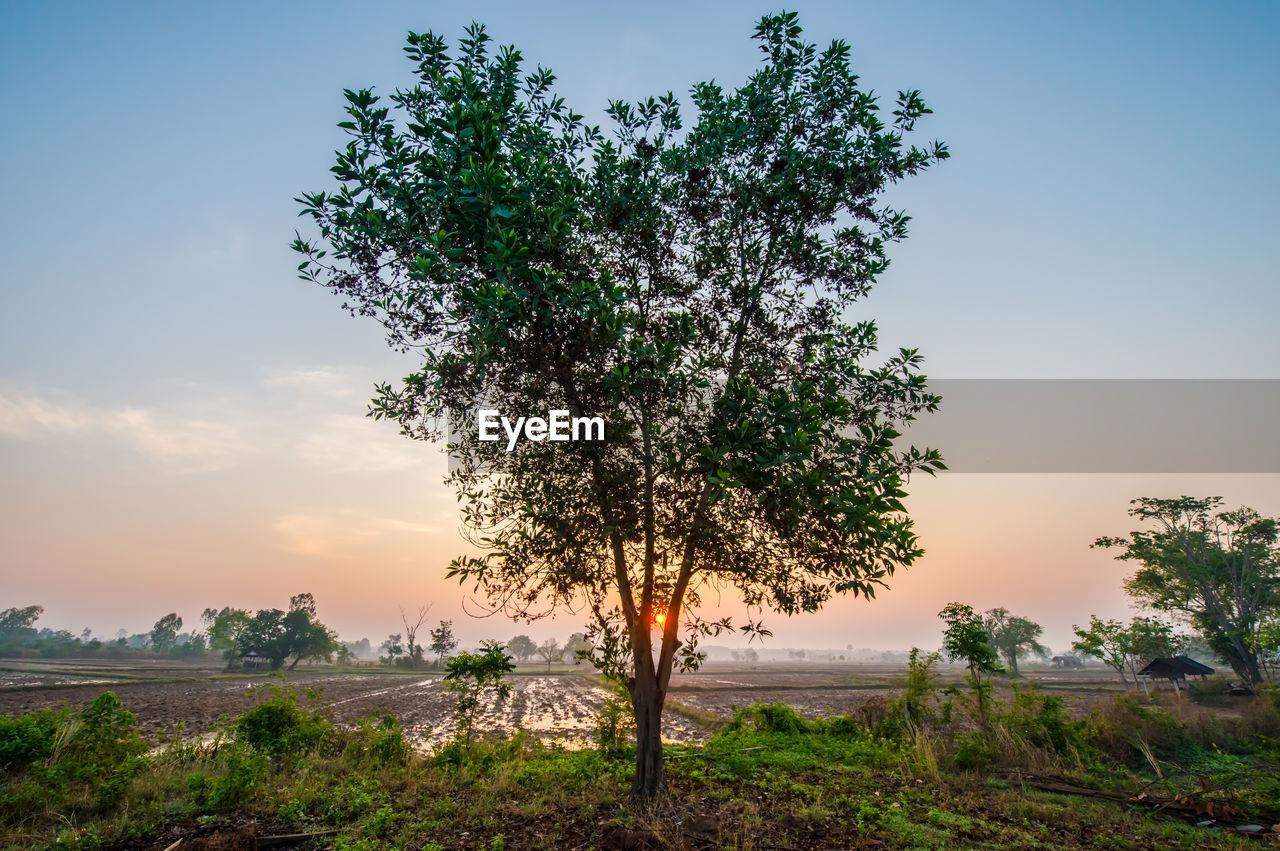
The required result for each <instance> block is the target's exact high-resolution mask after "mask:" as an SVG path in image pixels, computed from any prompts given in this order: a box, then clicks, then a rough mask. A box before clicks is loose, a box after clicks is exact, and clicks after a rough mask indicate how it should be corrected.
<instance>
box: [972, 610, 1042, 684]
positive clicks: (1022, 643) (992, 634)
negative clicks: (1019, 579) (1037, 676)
mask: <svg viewBox="0 0 1280 851" xmlns="http://www.w3.org/2000/svg"><path fill="white" fill-rule="evenodd" d="M983 626H984V627H985V628H986V630H987V636H988V638H989V639H990V643H991V646H992V647H994V648H995V649H996V650H998V651H999V652H1000V655H1001V656H1003V657H1004V660H1005V663H1006V664H1007V665H1008V666H1009V672H1010V675H1011V676H1014V677H1017V676H1020V675H1019V674H1018V659H1019V658H1020V657H1024V656H1043V655H1045V653H1046V652H1047V651H1046V650H1045V647H1044V645H1042V644H1041V643H1040V642H1039V640H1038V639H1039V638H1040V634H1041V633H1042V632H1043V631H1044V630H1043V628H1042V627H1041V626H1040V624H1038V623H1035V622H1033V621H1030V620H1027V619H1026V618H1024V617H1020V616H1018V615H1014V614H1010V612H1009V610H1008V609H1005V608H1003V607H999V608H995V609H990V610H989V611H987V613H986V617H985V618H984V619H983Z"/></svg>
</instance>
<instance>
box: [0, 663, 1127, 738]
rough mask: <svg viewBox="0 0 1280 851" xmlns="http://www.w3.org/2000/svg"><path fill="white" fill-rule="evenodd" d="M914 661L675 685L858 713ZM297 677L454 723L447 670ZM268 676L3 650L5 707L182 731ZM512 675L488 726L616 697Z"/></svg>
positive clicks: (354, 716)
mask: <svg viewBox="0 0 1280 851" xmlns="http://www.w3.org/2000/svg"><path fill="white" fill-rule="evenodd" d="M904 673H905V671H904V670H903V667H902V666H901V665H896V664H857V663H845V664H832V663H803V662H786V663H783V662H774V663H758V664H745V663H715V662H711V663H708V664H706V665H705V666H704V668H703V669H702V670H701V671H698V672H696V673H692V674H677V675H675V676H674V677H673V678H672V683H671V690H670V692H669V695H670V698H671V699H672V700H674V701H676V702H678V703H679V704H684V705H686V706H690V707H694V708H696V709H699V710H705V711H707V712H711V713H715V714H717V715H720V716H722V717H726V718H727V717H729V716H730V715H731V714H732V711H733V709H734V708H735V707H744V706H748V705H750V704H752V703H758V702H775V701H781V702H783V703H787V704H789V705H791V706H793V707H795V708H796V709H798V710H800V711H801V712H802V713H804V714H806V715H808V716H811V717H812V716H817V715H830V714H846V713H854V714H856V712H857V709H858V707H859V706H861V705H862V704H863V703H865V702H866V701H868V700H872V699H876V698H881V699H891V698H892V697H893V695H894V694H895V693H896V691H897V690H898V689H899V688H900V687H901V682H902V678H903V676H904ZM961 673H962V672H960V671H959V670H956V669H944V671H943V678H944V681H953V682H957V683H958V682H960V680H961ZM1024 674H1025V677H1026V680H1027V681H1028V682H1034V683H1036V685H1037V686H1038V687H1039V688H1041V689H1042V690H1044V691H1047V692H1050V693H1053V694H1059V695H1061V696H1062V697H1063V698H1064V699H1065V701H1066V704H1067V707H1068V710H1069V711H1070V712H1071V713H1072V714H1073V715H1077V716H1079V715H1083V714H1085V713H1087V712H1088V710H1089V708H1090V706H1092V705H1093V704H1094V703H1096V702H1098V701H1099V700H1101V699H1104V698H1106V697H1108V696H1109V695H1110V694H1112V693H1114V692H1116V691H1118V690H1120V688H1121V685H1120V682H1119V680H1118V678H1117V677H1116V676H1115V674H1114V673H1113V672H1112V671H1110V670H1109V669H1098V668H1094V669H1088V670H1083V671H1057V670H1053V669H1044V668H1040V669H1037V668H1034V667H1031V668H1028V669H1027V670H1026V671H1024ZM287 679H288V681H289V682H294V683H297V684H299V685H301V686H305V687H308V688H311V689H317V690H319V692H320V701H321V702H322V703H323V704H325V705H327V707H328V710H329V712H330V713H331V715H332V717H333V720H334V721H336V722H338V723H354V722H356V721H357V720H358V719H361V718H364V717H368V716H369V715H371V714H379V715H381V714H387V713H390V714H392V715H395V716H396V717H397V718H399V720H400V723H401V724H402V725H403V726H404V727H405V729H406V730H407V731H408V732H409V733H410V735H411V736H412V737H413V738H414V739H415V740H416V741H417V742H419V743H420V744H422V745H426V746H434V745H436V744H439V743H440V742H442V741H444V740H446V739H448V738H449V737H450V736H451V735H452V730H453V728H452V722H451V721H450V707H451V705H452V704H451V701H452V698H451V697H450V696H449V695H448V694H447V693H446V692H444V690H443V689H442V688H441V677H440V674H439V673H433V672H418V673H413V672H391V671H388V670H386V669H382V668H376V667H369V668H355V669H347V670H341V671H336V670H332V669H326V668H324V667H316V668H305V669H304V668H300V669H298V670H296V671H293V672H291V673H288V674H287ZM270 681H276V682H278V680H273V679H272V678H271V677H268V676H267V675H265V674H258V673H252V674H249V673H239V674H227V673H223V672H221V671H220V670H218V669H216V668H211V667H201V666H198V665H173V664H169V665H165V664H160V663H155V664H145V663H144V664H132V665H130V664H119V663H110V662H71V661H68V662H46V661H3V660H0V714H5V715H13V714H17V713H20V712H24V711H28V710H31V709H36V708H41V707H48V706H59V705H70V706H79V705H82V704H84V703H86V702H88V701H90V700H92V699H93V698H95V697H97V696H98V695H99V694H101V693H102V692H103V691H104V690H106V689H111V690H113V691H115V692H116V694H118V695H119V697H120V699H121V701H122V702H123V703H124V705H125V706H127V707H128V708H129V709H130V710H132V711H133V712H134V713H135V714H136V715H137V716H138V721H139V723H140V725H141V727H142V730H143V731H144V733H146V734H148V735H156V734H159V733H161V732H162V731H172V730H173V729H174V728H175V727H176V726H177V724H178V723H180V722H181V723H182V724H183V725H184V729H185V732H186V733H187V734H200V733H204V732H207V731H208V730H209V729H210V727H211V725H212V724H214V723H215V722H216V721H217V720H218V719H219V718H220V717H222V716H223V715H235V714H237V713H239V712H242V711H243V710H244V709H246V708H247V707H248V706H250V705H252V703H253V700H254V698H253V696H252V695H251V694H250V693H249V692H250V690H251V689H252V688H253V687H255V686H260V685H261V684H262V683H264V682H270ZM511 681H512V685H513V686H514V691H513V694H512V696H511V698H510V699H509V700H508V701H507V702H506V703H505V704H504V705H503V706H501V707H497V706H492V705H491V706H489V707H487V709H486V712H485V713H484V721H483V722H482V724H481V729H482V730H484V731H492V732H502V733H505V732H510V731H511V730H513V729H516V728H522V729H525V730H528V731H530V732H533V733H535V734H537V735H538V736H540V737H543V738H544V739H546V740H548V741H553V740H554V741H560V742H562V743H564V744H567V745H570V746H573V745H577V744H581V743H583V742H584V741H586V740H587V739H588V738H589V737H590V735H591V731H592V729H593V728H594V725H595V717H596V713H597V711H598V710H599V708H600V706H601V704H602V703H603V702H604V700H605V699H606V698H607V697H608V693H607V692H606V691H605V690H604V689H603V688H601V687H600V686H599V684H598V683H597V681H596V678H595V677H594V676H593V675H591V674H590V673H589V672H584V671H580V670H577V669H569V670H563V669H560V670H557V671H553V672H548V671H547V670H546V669H545V668H543V667H541V666H528V667H525V666H521V668H520V669H519V670H518V671H517V673H516V674H515V675H513V677H512V680H511ZM997 683H998V687H999V688H1000V689H1002V690H1007V686H1006V685H1003V683H1001V681H999V680H997ZM663 724H664V738H666V739H668V740H669V741H673V742H681V741H699V740H702V739H705V738H706V736H707V735H708V734H709V733H710V732H711V730H710V727H709V726H708V725H707V724H705V723H699V722H698V721H695V720H690V719H689V718H687V717H685V716H683V715H681V714H680V713H679V711H678V710H677V711H668V712H667V713H665V717H664V719H663Z"/></svg>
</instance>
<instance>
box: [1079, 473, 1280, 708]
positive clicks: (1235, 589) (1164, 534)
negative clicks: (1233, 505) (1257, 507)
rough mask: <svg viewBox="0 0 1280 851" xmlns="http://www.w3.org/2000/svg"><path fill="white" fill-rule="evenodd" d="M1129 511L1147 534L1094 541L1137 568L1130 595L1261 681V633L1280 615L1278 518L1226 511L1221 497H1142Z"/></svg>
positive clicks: (1242, 672)
mask: <svg viewBox="0 0 1280 851" xmlns="http://www.w3.org/2000/svg"><path fill="white" fill-rule="evenodd" d="M1131 505H1132V506H1133V507H1132V508H1130V509H1129V515H1130V516H1131V517H1134V518H1137V519H1138V520H1141V521H1143V522H1144V523H1146V524H1148V525H1149V527H1150V528H1145V529H1139V530H1135V531H1132V532H1130V533H1129V535H1128V536H1127V537H1102V538H1098V539H1097V540H1096V541H1095V542H1094V546H1095V547H1108V548H1114V549H1118V550H1120V554H1119V555H1118V556H1116V558H1118V559H1120V560H1122V561H1134V562H1137V563H1138V564H1139V565H1140V566H1139V568H1138V570H1137V571H1136V572H1135V573H1134V574H1133V575H1132V576H1130V577H1129V578H1128V579H1127V580H1126V581H1125V588H1126V590H1128V592H1129V593H1130V594H1131V595H1132V596H1133V597H1134V598H1135V599H1137V600H1139V601H1140V602H1142V603H1145V604H1146V605H1148V606H1150V607H1151V608H1152V609H1155V610H1156V611H1158V612H1169V613H1173V614H1177V615H1180V616H1182V617H1184V618H1186V619H1187V620H1188V621H1189V622H1190V623H1191V624H1192V626H1194V627H1195V628H1196V629H1197V630H1198V631H1199V632H1200V633H1201V634H1202V635H1203V636H1204V637H1205V639H1206V640H1207V641H1208V642H1209V646H1210V647H1211V648H1212V649H1213V650H1214V652H1215V653H1217V654H1219V655H1221V656H1222V658H1224V659H1225V660H1226V661H1227V662H1228V663H1230V665H1231V667H1232V668H1233V669H1234V670H1235V672H1236V673H1237V674H1239V675H1240V676H1241V677H1243V678H1244V679H1245V681H1246V682H1249V683H1260V682H1262V671H1261V668H1260V667H1259V664H1258V648H1259V646H1260V640H1259V638H1260V636H1259V629H1260V628H1261V626H1262V625H1263V623H1264V622H1265V619H1266V617H1267V614H1268V613H1269V612H1274V611H1276V610H1277V609H1280V547H1277V521H1276V519H1274V518H1267V517H1262V516H1261V515H1259V514H1258V512H1256V511H1254V510H1253V509H1251V508H1248V507H1241V508H1237V509H1235V510H1231V511H1227V510H1222V508H1221V506H1222V498H1221V497H1216V496H1214V497H1208V498H1203V499H1200V498H1194V497H1189V496H1182V497H1178V498H1176V499H1156V498H1153V497H1141V498H1139V499H1135V500H1133V501H1132V503H1131Z"/></svg>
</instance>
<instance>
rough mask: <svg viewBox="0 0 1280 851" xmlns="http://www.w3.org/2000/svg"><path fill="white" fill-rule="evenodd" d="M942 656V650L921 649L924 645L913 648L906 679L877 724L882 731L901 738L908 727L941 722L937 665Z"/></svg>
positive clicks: (926, 725) (915, 727)
mask: <svg viewBox="0 0 1280 851" xmlns="http://www.w3.org/2000/svg"><path fill="white" fill-rule="evenodd" d="M941 658H942V654H940V653H921V652H920V648H918V647H912V648H911V653H910V655H909V656H908V658H907V678H906V682H905V683H904V684H903V688H902V693H901V694H899V695H898V697H897V698H895V699H894V701H893V703H892V704H890V706H889V711H888V712H887V713H886V715H885V717H884V718H883V720H881V721H880V723H879V724H878V726H877V732H878V733H879V734H880V735H882V736H887V737H889V738H897V737H899V736H901V735H903V734H904V733H906V732H908V731H918V730H924V729H928V728H929V727H931V726H932V725H933V724H935V723H936V722H937V720H938V672H937V667H938V662H939V660H940V659H941Z"/></svg>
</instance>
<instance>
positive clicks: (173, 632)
mask: <svg viewBox="0 0 1280 851" xmlns="http://www.w3.org/2000/svg"><path fill="white" fill-rule="evenodd" d="M180 629H182V618H180V617H178V613H177V612H170V613H169V614H167V615H165V616H164V617H162V618H160V620H158V621H156V622H155V626H153V627H151V632H149V633H148V634H147V636H148V639H149V640H150V642H151V646H152V647H154V648H155V649H157V650H159V651H160V652H161V653H168V652H169V651H170V650H171V649H173V645H174V644H175V643H176V642H177V640H178V630H180Z"/></svg>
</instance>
